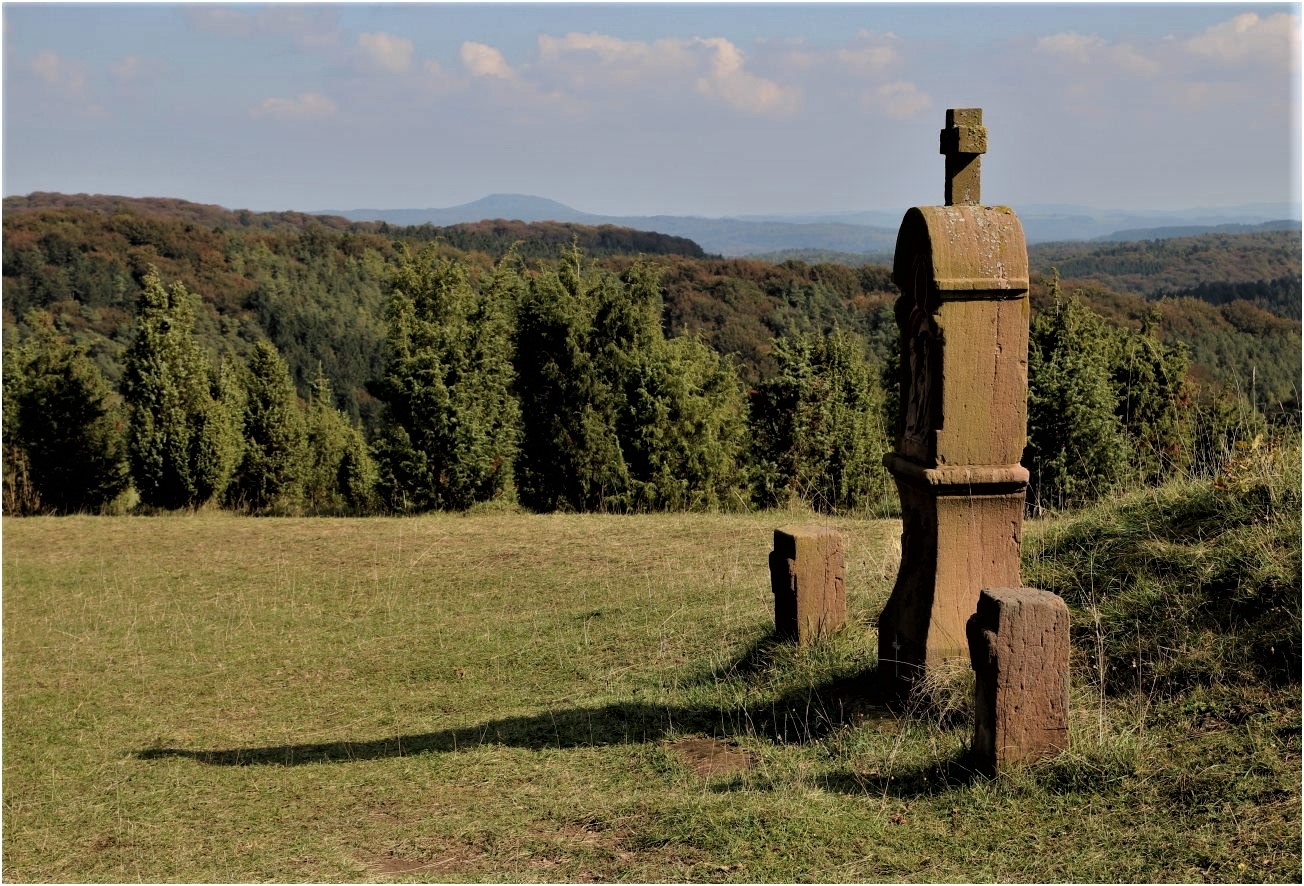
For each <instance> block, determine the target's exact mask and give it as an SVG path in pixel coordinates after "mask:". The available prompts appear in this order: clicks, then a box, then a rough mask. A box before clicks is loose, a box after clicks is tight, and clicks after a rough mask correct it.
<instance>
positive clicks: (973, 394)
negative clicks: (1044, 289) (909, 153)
mask: <svg viewBox="0 0 1304 886" xmlns="http://www.w3.org/2000/svg"><path fill="white" fill-rule="evenodd" d="M941 147H942V153H943V154H945V155H946V205H945V206H916V207H914V208H912V209H910V210H909V211H907V212H906V215H905V218H904V219H903V220H902V222H901V229H900V231H899V233H898V234H897V245H896V256H895V261H894V264H893V279H894V280H895V282H896V284H897V286H898V287H900V289H901V292H902V295H901V297H900V298H899V299H898V300H897V303H896V319H897V324H898V326H899V327H900V332H901V374H900V384H901V411H900V415H899V416H898V421H897V428H896V439H895V445H896V451H895V452H893V453H890V454H889V455H888V456H887V457H886V458H885V459H884V461H885V464H886V465H887V468H888V470H889V471H890V472H891V474H892V477H893V479H894V480H895V482H896V486H897V491H898V492H899V494H900V496H901V510H902V522H903V531H902V539H901V548H902V550H901V566H900V571H899V572H898V574H897V579H896V584H895V585H894V587H893V589H892V595H891V597H890V598H889V600H888V602H887V605H886V607H885V608H884V609H883V612H882V614H881V615H880V616H879V620H878V632H879V667H878V675H879V679H880V681H881V689H882V690H883V692H884V694H885V695H886V696H887V697H888V698H902V697H904V696H906V695H908V694H909V693H910V691H911V690H912V689H913V688H914V687H915V686H917V685H918V684H919V683H920V681H922V680H923V679H924V678H925V677H926V676H927V675H929V673H930V672H935V671H944V670H946V669H947V668H949V667H950V666H952V665H953V664H954V665H958V666H960V667H966V666H968V665H969V663H970V655H969V642H968V637H967V635H966V623H967V622H968V621H969V618H970V616H972V615H974V613H975V612H976V611H977V609H978V598H979V594H980V593H981V592H982V591H983V589H984V588H1019V587H1020V585H1021V581H1020V578H1019V547H1020V540H1021V534H1022V526H1023V507H1024V494H1025V491H1026V489H1027V483H1028V472H1027V470H1026V469H1025V468H1023V466H1021V465H1020V464H1019V459H1020V457H1021V456H1022V454H1023V447H1024V443H1025V437H1026V433H1027V388H1028V310H1029V308H1028V254H1027V247H1026V245H1025V241H1024V236H1023V227H1022V225H1021V224H1020V223H1019V219H1018V217H1017V216H1016V215H1015V214H1014V212H1013V211H1011V210H1010V209H1008V208H1006V207H999V206H982V205H979V199H980V193H981V191H980V170H981V157H982V154H983V153H984V152H986V150H987V130H986V128H984V127H983V125H982V111H981V110H980V109H977V108H965V109H953V110H948V111H947V112H946V128H945V129H943V130H942V139H941Z"/></svg>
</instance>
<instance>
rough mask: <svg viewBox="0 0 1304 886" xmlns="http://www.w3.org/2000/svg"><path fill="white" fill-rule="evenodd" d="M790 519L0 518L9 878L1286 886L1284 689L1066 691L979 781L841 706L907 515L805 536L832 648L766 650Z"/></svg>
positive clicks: (868, 655)
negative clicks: (1067, 736) (1025, 767)
mask: <svg viewBox="0 0 1304 886" xmlns="http://www.w3.org/2000/svg"><path fill="white" fill-rule="evenodd" d="M807 519H808V516H806V515H795V516H793V515H785V514H750V515H667V516H637V517H613V516H526V515H519V514H495V513H485V514H479V515H471V516H452V515H447V516H440V515H434V516H426V517H420V518H410V519H367V520H328V519H248V518H239V517H233V516H226V515H220V514H200V515H197V516H191V517H167V518H92V517H87V518H77V517H74V518H61V519H46V518H31V519H22V520H6V521H5V523H4V535H3V544H4V712H3V713H4V724H3V738H4V744H3V765H4V784H3V791H4V834H3V864H4V869H3V874H4V878H5V879H6V880H10V881H34V880H35V881H74V882H76V881H215V882H229V881H268V880H275V881H309V882H311V881H327V882H333V881H386V882H388V881H431V880H435V881H441V880H442V881H449V880H456V881H495V882H502V881H507V882H514V881H541V880H546V881H585V880H604V881H605V880H625V881H643V882H667V881H685V880H686V881H699V882H702V881H706V882H711V881H753V882H755V881H785V882H789V881H806V880H817V881H825V882H850V881H920V882H922V881H972V880H978V881H1009V882H1017V881H1060V880H1078V881H1280V882H1298V879H1299V874H1300V806H1299V802H1300V792H1299V765H1300V732H1299V717H1300V709H1299V687H1298V685H1297V684H1296V685H1288V686H1284V687H1281V688H1277V689H1273V688H1270V687H1268V686H1266V685H1255V686H1250V687H1246V686H1235V687H1218V686H1213V687H1206V688H1200V689H1194V690H1192V691H1191V692H1187V693H1184V694H1182V695H1181V696H1179V697H1175V698H1168V697H1164V698H1158V697H1154V696H1152V695H1147V694H1144V693H1141V694H1131V695H1124V696H1117V697H1115V696H1106V695H1104V694H1103V693H1100V692H1097V691H1095V689H1093V687H1092V686H1091V685H1090V682H1089V681H1084V680H1078V685H1076V686H1075V690H1074V705H1075V707H1074V712H1073V740H1074V750H1073V751H1072V752H1071V753H1070V754H1068V755H1067V756H1065V757H1063V758H1061V759H1060V760H1058V761H1056V762H1053V763H1049V764H1043V765H1041V766H1038V767H1036V768H1034V769H1031V770H1029V771H1027V772H1024V773H1020V774H1016V775H1015V776H1013V777H1009V778H1004V779H1001V780H987V779H982V778H975V777H973V776H970V775H968V774H967V773H965V772H964V771H963V770H962V769H961V767H960V766H959V761H960V760H961V757H962V754H963V751H964V749H965V747H966V745H967V743H968V740H969V738H970V730H971V728H972V727H971V726H969V725H968V721H967V720H966V719H965V718H964V717H954V718H952V717H946V716H943V715H941V714H939V713H937V712H936V711H932V712H921V713H918V714H914V715H912V714H909V713H905V714H894V713H889V712H887V711H885V710H880V709H876V708H872V707H868V706H866V705H863V704H860V703H859V702H858V701H857V698H856V693H855V692H854V691H851V690H853V689H854V687H855V686H856V685H857V681H858V680H863V679H864V675H865V674H866V673H867V672H868V671H869V670H870V669H872V668H873V666H874V663H875V650H876V645H877V644H876V641H875V639H874V628H873V622H874V619H875V617H876V616H877V614H878V612H879V610H880V609H881V608H882V605H883V603H884V602H885V601H886V599H887V596H888V593H889V591H890V588H891V583H892V578H893V576H894V574H895V570H896V563H897V559H898V542H897V535H898V533H899V531H900V530H899V526H900V524H899V522H896V521H874V520H854V519H834V520H824V521H823V522H828V523H832V524H833V525H836V526H837V527H838V528H840V529H841V530H842V531H843V532H844V533H845V535H846V538H847V543H848V544H847V550H848V564H847V566H848V590H849V595H848V596H849V605H850V608H851V616H852V622H853V623H852V625H851V627H850V628H849V629H848V630H847V631H845V632H843V633H842V634H841V635H839V636H838V637H837V638H835V639H834V640H832V641H830V642H828V643H825V644H823V645H820V646H817V647H814V648H811V649H807V650H804V651H803V650H797V649H793V648H789V647H785V646H777V645H775V644H774V643H773V642H772V641H771V640H770V637H769V634H770V629H771V627H772V625H773V610H772V602H771V601H772V598H771V596H770V591H769V585H768V573H767V566H766V557H767V554H768V552H769V550H770V546H771V540H772V530H773V529H774V528H775V527H776V526H779V525H783V524H784V523H786V522H799V521H802V522H804V521H805V520H807ZM1041 531H1042V530H1041V529H1040V528H1039V527H1037V526H1036V525H1031V526H1030V527H1029V534H1030V536H1032V537H1033V538H1034V539H1035V537H1036V536H1037V534H1038V533H1039V532H1041ZM1034 547H1035V545H1034ZM1091 654H1092V651H1091V650H1090V649H1082V648H1075V650H1074V656H1075V663H1077V662H1078V661H1079V659H1081V658H1082V657H1083V656H1086V657H1090V656H1091ZM1075 673H1076V671H1075Z"/></svg>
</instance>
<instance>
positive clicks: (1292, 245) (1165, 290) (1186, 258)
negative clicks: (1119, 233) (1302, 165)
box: [1028, 227, 1301, 320]
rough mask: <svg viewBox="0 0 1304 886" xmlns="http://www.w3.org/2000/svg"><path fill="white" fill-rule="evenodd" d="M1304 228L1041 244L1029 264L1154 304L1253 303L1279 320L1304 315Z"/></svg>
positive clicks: (1035, 247)
mask: <svg viewBox="0 0 1304 886" xmlns="http://www.w3.org/2000/svg"><path fill="white" fill-rule="evenodd" d="M1300 249H1301V237H1300V230H1299V228H1298V227H1292V228H1290V229H1288V230H1269V231H1259V232H1253V233H1213V234H1201V235H1198V236H1195V237H1176V238H1172V239H1167V240H1161V239H1155V240H1131V241H1118V242H1114V241H1107V242H1090V243H1040V244H1035V245H1033V246H1030V247H1029V248H1028V263H1029V265H1030V266H1031V268H1032V270H1033V271H1035V272H1039V273H1042V274H1048V273H1050V271H1051V269H1052V268H1054V269H1055V270H1057V271H1059V274H1060V276H1061V277H1063V278H1064V279H1065V280H1072V281H1074V282H1091V283H1094V284H1095V285H1098V286H1101V287H1103V288H1105V289H1109V290H1112V291H1114V292H1126V293H1132V294H1135V295H1140V296H1143V297H1145V298H1149V299H1155V298H1163V297H1166V296H1183V295H1190V296H1194V297H1197V298H1200V299H1201V300H1203V301H1207V302H1210V303H1211V304H1225V303H1228V302H1231V301H1235V300H1236V299H1244V300H1246V301H1250V302H1252V303H1254V304H1256V305H1258V306H1259V307H1261V308H1264V309H1265V310H1268V311H1271V312H1272V313H1274V314H1276V315H1277V316H1279V317H1288V318H1290V319H1294V320H1298V319H1299V317H1300V291H1301V286H1300V279H1301V278H1300V275H1301V265H1300Z"/></svg>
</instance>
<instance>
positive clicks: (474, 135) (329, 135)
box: [3, 2, 1300, 216]
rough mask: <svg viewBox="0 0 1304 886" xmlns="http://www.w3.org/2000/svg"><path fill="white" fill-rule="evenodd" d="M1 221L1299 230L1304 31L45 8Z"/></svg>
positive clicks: (211, 7) (1211, 6)
mask: <svg viewBox="0 0 1304 886" xmlns="http://www.w3.org/2000/svg"><path fill="white" fill-rule="evenodd" d="M3 16H4V67H3V70H4V95H3V98H4V114H3V123H4V136H3V150H4V158H3V191H4V193H5V194H6V195H10V194H25V193H28V192H31V191H35V190H49V191H63V192H70V193H71V192H81V191H85V192H91V193H110V194H127V195H132V196H171V197H181V198H185V199H189V200H196V201H199V202H205V203H218V204H221V205H223V206H228V207H232V208H249V209H258V210H272V209H301V210H313V209H323V208H335V209H352V208H362V207H369V208H400V207H427V206H449V205H453V204H457V203H463V202H467V201H470V200H474V199H476V198H478V197H481V196H484V195H485V194H489V193H501V192H513V193H526V194H535V195H538V196H545V197H551V198H553V199H556V200H560V201H561V202H563V203H567V204H569V205H571V206H574V207H575V208H577V209H582V210H587V211H590V212H598V213H610V214H652V213H674V214H699V215H710V216H718V215H729V214H736V213H764V212H776V213H777V212H807V211H811V212H813V211H837V210H858V209H895V208H899V207H905V206H909V205H914V204H927V203H937V202H941V169H942V160H941V157H940V156H939V155H938V154H937V131H938V130H939V129H940V128H941V126H942V122H943V116H944V113H945V110H946V108H948V107H982V108H983V109H984V112H985V122H986V123H987V126H988V129H989V133H990V149H989V150H990V152H989V154H988V155H987V157H986V158H985V159H984V166H983V169H984V187H983V196H984V199H985V200H986V201H988V202H993V203H1006V204H1010V205H1012V206H1015V207H1016V208H1017V207H1018V206H1019V205H1021V204H1023V205H1031V204H1054V203H1075V204H1086V205H1091V206H1098V207H1102V208H1103V207H1108V208H1122V209H1182V208H1194V207H1219V206H1231V205H1238V204H1248V203H1260V202H1286V201H1296V200H1298V198H1299V192H1300V184H1299V170H1300V148H1299V141H1300V138H1299V137H1300V118H1299V105H1300V98H1299V85H1300V47H1299V31H1300V4H1298V3H1288V4H1216V3H1195V4H1182V3H1161V4H1150V5H1142V4H1129V3H1125V4H1097V3H1077V4H1058V5H1051V4H1029V3H1009V4H980V3H975V4H965V5H947V4H935V3H915V4H880V3H858V4H849V3H833V4H765V3H762V4H739V3H721V4H682V3H653V4H621V3H614V4H585V3H579V4H546V3H529V4H495V3H477V4H439V5H433V4H388V5H372V4H320V5H309V6H297V5H283V4H209V3H195V4H139V5H131V4H81V5H54V4H26V3H8V2H7V3H5V4H4V10H3Z"/></svg>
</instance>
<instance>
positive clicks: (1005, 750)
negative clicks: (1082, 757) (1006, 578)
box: [967, 588, 1069, 772]
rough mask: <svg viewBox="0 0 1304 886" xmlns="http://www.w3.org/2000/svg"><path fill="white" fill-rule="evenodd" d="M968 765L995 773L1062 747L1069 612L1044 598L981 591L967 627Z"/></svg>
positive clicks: (1043, 594) (1025, 592)
mask: <svg viewBox="0 0 1304 886" xmlns="http://www.w3.org/2000/svg"><path fill="white" fill-rule="evenodd" d="M967 633H968V635H969V656H970V659H971V660H972V662H973V669H974V676H975V680H974V709H975V710H974V736H973V757H974V763H975V765H976V767H977V768H978V769H981V770H984V771H987V772H1000V771H1001V770H1003V769H1008V768H1009V767H1011V766H1017V765H1019V764H1021V763H1033V762H1036V761H1038V760H1044V759H1047V758H1049V757H1053V756H1055V755H1056V754H1058V753H1060V752H1061V751H1064V750H1067V749H1068V746H1069V720H1068V711H1069V609H1068V607H1067V606H1066V605H1065V604H1064V601H1063V600H1062V599H1060V598H1059V597H1057V596H1056V595H1054V594H1052V593H1050V592H1049V591H1040V590H1037V589H1036V588H984V589H983V591H982V593H981V594H980V595H979V597H978V611H977V612H975V613H974V614H973V616H972V617H971V618H970V619H969V623H968V626H967Z"/></svg>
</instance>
